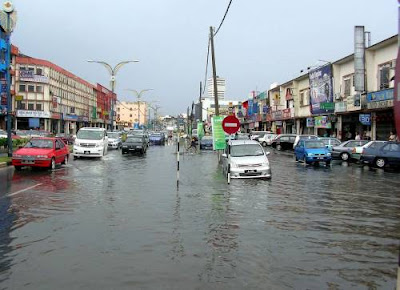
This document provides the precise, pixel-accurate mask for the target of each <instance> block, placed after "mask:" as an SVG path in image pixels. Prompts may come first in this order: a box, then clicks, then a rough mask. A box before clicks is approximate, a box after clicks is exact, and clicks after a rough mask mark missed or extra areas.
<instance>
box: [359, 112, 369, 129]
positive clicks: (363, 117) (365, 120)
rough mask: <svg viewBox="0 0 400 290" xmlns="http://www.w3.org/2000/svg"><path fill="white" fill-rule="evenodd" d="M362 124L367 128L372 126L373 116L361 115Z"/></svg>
mask: <svg viewBox="0 0 400 290" xmlns="http://www.w3.org/2000/svg"><path fill="white" fill-rule="evenodd" d="M359 120H360V123H361V124H363V125H366V126H371V114H360V115H359Z"/></svg>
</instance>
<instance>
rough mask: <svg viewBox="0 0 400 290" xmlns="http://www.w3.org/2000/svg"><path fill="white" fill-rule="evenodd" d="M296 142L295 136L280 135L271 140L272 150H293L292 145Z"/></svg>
mask: <svg viewBox="0 0 400 290" xmlns="http://www.w3.org/2000/svg"><path fill="white" fill-rule="evenodd" d="M295 140H296V134H280V135H278V136H276V137H275V139H274V140H272V143H271V146H272V148H276V150H279V151H280V150H293V144H294V141H295Z"/></svg>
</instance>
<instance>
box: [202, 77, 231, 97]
mask: <svg viewBox="0 0 400 290" xmlns="http://www.w3.org/2000/svg"><path fill="white" fill-rule="evenodd" d="M225 85H226V82H225V79H224V78H220V77H219V76H217V93H218V100H223V99H225V90H226V86H225ZM207 98H210V99H214V78H209V79H208V80H207Z"/></svg>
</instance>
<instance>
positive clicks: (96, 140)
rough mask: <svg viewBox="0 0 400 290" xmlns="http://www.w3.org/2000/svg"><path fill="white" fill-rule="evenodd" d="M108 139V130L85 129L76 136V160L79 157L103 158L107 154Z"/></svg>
mask: <svg viewBox="0 0 400 290" xmlns="http://www.w3.org/2000/svg"><path fill="white" fill-rule="evenodd" d="M107 149H108V137H107V132H106V129H104V128H95V127H83V128H81V129H79V131H78V134H76V139H75V143H74V151H73V154H74V159H76V158H78V157H103V156H104V155H106V154H107Z"/></svg>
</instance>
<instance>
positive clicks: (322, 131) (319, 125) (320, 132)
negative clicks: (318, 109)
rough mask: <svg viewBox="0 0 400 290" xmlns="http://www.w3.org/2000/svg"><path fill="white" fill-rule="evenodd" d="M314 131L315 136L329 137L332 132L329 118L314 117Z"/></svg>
mask: <svg viewBox="0 0 400 290" xmlns="http://www.w3.org/2000/svg"><path fill="white" fill-rule="evenodd" d="M314 129H315V131H314V132H315V134H316V135H317V136H323V137H330V136H331V135H332V132H333V130H332V122H331V119H330V118H329V116H317V117H314Z"/></svg>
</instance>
